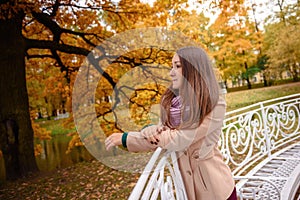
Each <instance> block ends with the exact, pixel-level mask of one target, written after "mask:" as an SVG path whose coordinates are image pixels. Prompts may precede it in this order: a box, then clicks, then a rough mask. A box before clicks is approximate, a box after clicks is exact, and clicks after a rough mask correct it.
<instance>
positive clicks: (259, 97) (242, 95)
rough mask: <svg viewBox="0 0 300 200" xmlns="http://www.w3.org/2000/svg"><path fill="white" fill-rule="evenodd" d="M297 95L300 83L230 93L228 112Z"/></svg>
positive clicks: (228, 96) (227, 95)
mask: <svg viewBox="0 0 300 200" xmlns="http://www.w3.org/2000/svg"><path fill="white" fill-rule="evenodd" d="M296 93H300V82H297V83H289V84H284V85H279V86H273V87H264V88H258V89H251V90H243V91H238V92H229V93H227V94H226V103H227V111H231V110H235V109H238V108H242V107H245V106H248V105H252V104H254V103H257V102H261V101H265V100H269V99H274V98H278V97H282V96H286V95H291V94H296Z"/></svg>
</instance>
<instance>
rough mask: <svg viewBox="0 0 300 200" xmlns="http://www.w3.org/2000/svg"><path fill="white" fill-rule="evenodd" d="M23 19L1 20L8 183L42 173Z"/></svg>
mask: <svg viewBox="0 0 300 200" xmlns="http://www.w3.org/2000/svg"><path fill="white" fill-rule="evenodd" d="M23 16H24V15H23V14H22V13H19V14H15V15H14V16H13V17H12V18H10V19H1V20H0V44H1V45H0V52H1V54H0V94H1V98H0V149H1V151H2V153H3V157H4V162H5V171H6V179H7V180H14V179H17V178H20V177H23V176H25V175H27V174H28V173H29V172H34V171H37V170H38V168H37V164H36V160H35V157H34V144H33V129H32V126H31V120H30V114H29V103H28V93H27V88H26V77H25V49H26V46H25V43H24V40H23V37H22V19H23Z"/></svg>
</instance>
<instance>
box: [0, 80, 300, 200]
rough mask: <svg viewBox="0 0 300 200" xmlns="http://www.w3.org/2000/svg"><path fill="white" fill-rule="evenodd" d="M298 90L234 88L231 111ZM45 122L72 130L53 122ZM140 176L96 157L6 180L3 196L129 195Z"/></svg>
mask: <svg viewBox="0 0 300 200" xmlns="http://www.w3.org/2000/svg"><path fill="white" fill-rule="evenodd" d="M295 93H300V83H291V84H286V85H280V86H273V87H266V88H260V89H252V90H245V91H238V92H231V93H228V94H226V102H227V111H230V110H234V109H237V108H241V107H244V106H247V105H251V104H253V103H256V102H260V101H264V100H268V99H272V98H277V97H281V96H286V95H290V94H295ZM45 123H46V122H45ZM44 125H45V126H44V127H47V126H46V125H49V126H48V129H51V127H52V129H57V130H58V131H57V132H59V133H66V132H68V130H63V129H64V128H61V127H60V125H55V124H53V122H48V124H47V123H46V124H44ZM49 127H50V128H49ZM62 130H63V131H62ZM64 131H66V132H64ZM138 178H139V174H138V173H137V174H132V173H126V172H123V171H117V170H114V169H111V168H109V167H107V166H105V165H104V164H102V163H101V162H99V161H95V160H94V161H91V162H81V163H78V164H76V165H73V166H70V167H67V168H64V169H57V170H55V171H52V172H39V173H36V174H33V175H31V176H30V177H27V178H24V179H20V180H17V181H14V182H6V183H3V184H1V185H0V199H127V198H128V196H129V194H130V192H131V191H132V189H133V187H134V185H135V183H136V182H137V180H138Z"/></svg>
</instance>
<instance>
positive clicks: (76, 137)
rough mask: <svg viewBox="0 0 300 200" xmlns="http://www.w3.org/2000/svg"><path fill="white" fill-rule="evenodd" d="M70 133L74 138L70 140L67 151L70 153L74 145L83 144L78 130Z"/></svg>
mask: <svg viewBox="0 0 300 200" xmlns="http://www.w3.org/2000/svg"><path fill="white" fill-rule="evenodd" d="M69 135H70V136H72V139H71V140H70V142H69V145H68V149H67V151H66V153H70V152H71V150H72V149H73V148H74V147H78V146H82V145H83V144H82V142H81V140H80V137H79V135H78V134H77V132H73V133H70V134H69Z"/></svg>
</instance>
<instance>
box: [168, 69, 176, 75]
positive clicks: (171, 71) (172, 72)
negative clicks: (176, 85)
mask: <svg viewBox="0 0 300 200" xmlns="http://www.w3.org/2000/svg"><path fill="white" fill-rule="evenodd" d="M169 75H170V76H175V72H174V68H171V70H170V72H169Z"/></svg>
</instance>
